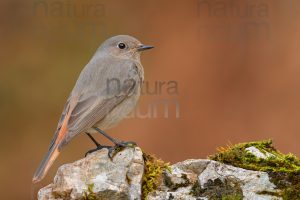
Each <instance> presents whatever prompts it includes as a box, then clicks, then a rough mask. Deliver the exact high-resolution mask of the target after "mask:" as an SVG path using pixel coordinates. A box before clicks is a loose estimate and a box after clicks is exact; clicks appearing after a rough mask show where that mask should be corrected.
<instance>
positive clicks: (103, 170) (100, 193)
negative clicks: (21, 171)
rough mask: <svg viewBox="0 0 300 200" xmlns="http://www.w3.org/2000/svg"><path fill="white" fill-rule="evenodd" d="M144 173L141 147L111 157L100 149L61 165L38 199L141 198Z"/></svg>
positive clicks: (40, 192)
mask: <svg viewBox="0 0 300 200" xmlns="http://www.w3.org/2000/svg"><path fill="white" fill-rule="evenodd" d="M143 172H144V161H143V153H142V151H141V149H140V148H138V147H136V148H126V149H124V150H123V151H121V152H118V153H117V154H116V155H115V156H114V157H113V159H110V158H109V157H108V150H107V149H102V150H100V151H97V152H94V153H92V154H89V155H88V156H87V157H86V158H83V159H81V160H78V161H76V162H74V163H71V164H65V165H63V166H61V167H60V168H59V169H58V172H57V174H56V176H55V178H54V182H53V183H52V184H50V185H48V186H46V187H45V188H42V189H41V190H40V191H39V193H38V199H39V200H48V199H50V200H54V199H140V196H141V184H142V176H143ZM88 197H90V198H88ZM92 197H93V198H92Z"/></svg>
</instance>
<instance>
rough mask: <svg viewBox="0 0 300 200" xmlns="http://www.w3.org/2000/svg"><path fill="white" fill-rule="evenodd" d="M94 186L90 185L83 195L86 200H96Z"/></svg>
mask: <svg viewBox="0 0 300 200" xmlns="http://www.w3.org/2000/svg"><path fill="white" fill-rule="evenodd" d="M93 190H94V184H89V185H88V188H87V191H86V192H84V194H83V199H84V200H96V198H97V197H96V194H95V193H94V191H93Z"/></svg>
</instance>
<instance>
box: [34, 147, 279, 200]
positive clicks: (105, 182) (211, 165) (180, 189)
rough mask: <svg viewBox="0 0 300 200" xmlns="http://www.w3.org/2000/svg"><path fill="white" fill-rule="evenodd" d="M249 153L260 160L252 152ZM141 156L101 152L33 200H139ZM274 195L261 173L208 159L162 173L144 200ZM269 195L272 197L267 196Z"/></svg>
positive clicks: (64, 170) (260, 199) (64, 169)
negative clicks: (157, 184)
mask: <svg viewBox="0 0 300 200" xmlns="http://www.w3.org/2000/svg"><path fill="white" fill-rule="evenodd" d="M249 152H253V154H257V155H260V154H259V153H258V152H257V151H256V150H255V149H253V148H251V149H250V150H249ZM143 172H144V161H143V154H142V151H141V149H140V148H138V147H136V148H126V149H124V150H122V151H120V152H119V153H117V154H116V155H115V156H114V157H113V159H112V160H111V159H110V158H109V157H108V151H107V149H102V150H100V151H97V152H94V153H92V154H90V155H88V156H87V157H86V158H83V159H81V160H78V161H76V162H74V163H71V164H66V165H63V166H61V167H60V168H59V170H58V172H57V174H56V176H55V178H54V182H53V183H52V184H50V185H48V186H46V187H44V188H42V189H41V190H40V191H39V193H38V199H39V200H48V199H50V200H54V199H55V200H58V199H59V200H61V199H71V200H73V199H101V200H106V199H115V200H118V199H122V200H123V199H129V200H139V199H141V188H142V176H143ZM277 193H278V191H277V189H276V186H275V185H274V184H273V183H271V182H270V180H269V177H268V174H267V173H265V172H259V171H251V170H245V169H241V168H237V167H233V166H230V165H226V164H222V163H219V162H216V161H212V160H206V159H204V160H202V159H199V160H186V161H183V162H179V163H177V164H174V165H172V166H170V170H166V171H165V172H164V173H163V174H162V180H161V183H160V185H159V186H158V189H157V190H156V191H153V192H151V193H150V194H149V195H148V198H147V199H148V200H200V199H203V200H204V199H207V200H210V199H220V200H221V199H235V200H236V199H246V200H277V199H281V198H280V197H277V196H276V195H275V194H277ZM272 194H274V195H272Z"/></svg>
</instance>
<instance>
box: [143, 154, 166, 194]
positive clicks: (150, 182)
mask: <svg viewBox="0 0 300 200" xmlns="http://www.w3.org/2000/svg"><path fill="white" fill-rule="evenodd" d="M143 158H144V162H145V170H144V175H143V183H142V199H147V196H148V194H149V193H151V192H153V191H155V190H156V189H157V188H158V186H159V185H160V183H161V181H162V174H163V172H164V171H165V170H170V167H169V164H168V163H165V162H164V161H162V160H161V159H157V158H156V157H155V156H153V155H148V154H145V153H143Z"/></svg>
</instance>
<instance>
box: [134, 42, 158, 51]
mask: <svg viewBox="0 0 300 200" xmlns="http://www.w3.org/2000/svg"><path fill="white" fill-rule="evenodd" d="M152 48H154V46H149V45H144V44H142V45H140V46H139V47H138V48H137V50H138V51H145V50H148V49H152Z"/></svg>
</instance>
